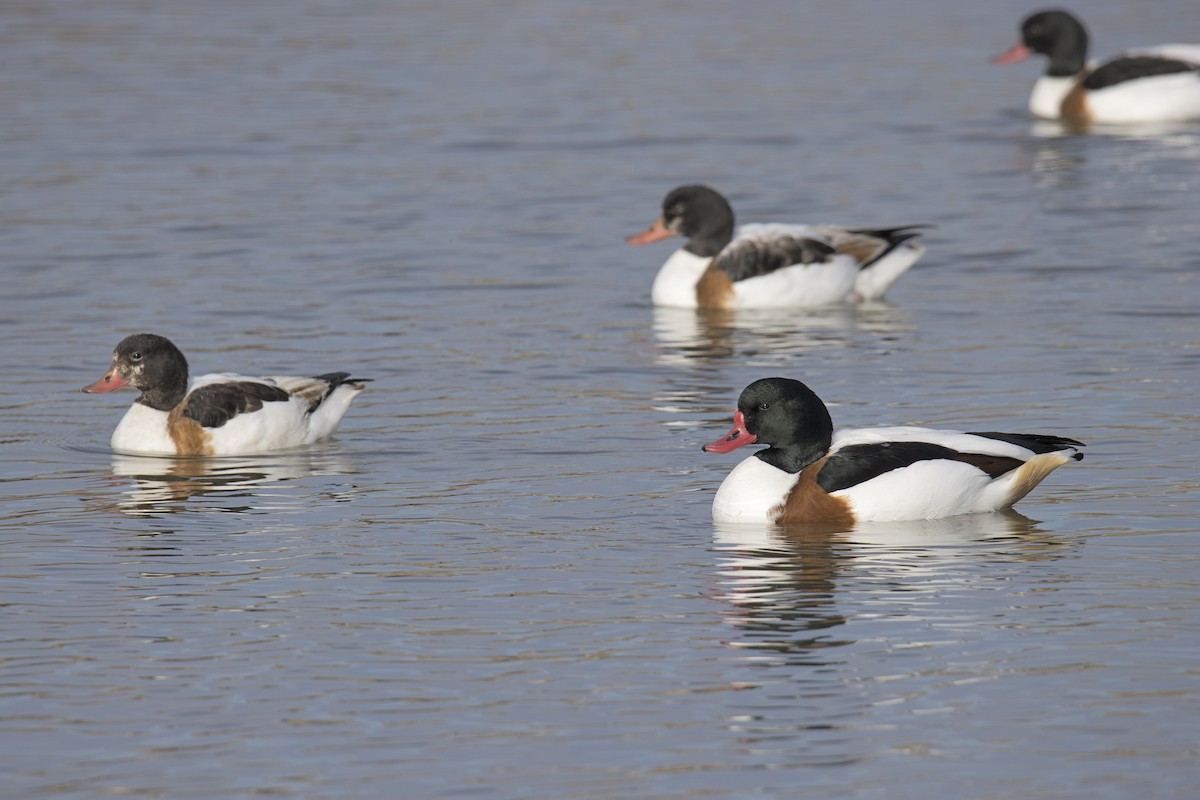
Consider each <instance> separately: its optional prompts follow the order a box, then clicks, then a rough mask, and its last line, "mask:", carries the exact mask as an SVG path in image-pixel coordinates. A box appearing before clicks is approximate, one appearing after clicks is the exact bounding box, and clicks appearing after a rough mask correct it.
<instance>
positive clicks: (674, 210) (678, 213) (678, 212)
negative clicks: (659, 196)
mask: <svg viewBox="0 0 1200 800" xmlns="http://www.w3.org/2000/svg"><path fill="white" fill-rule="evenodd" d="M667 214H668V215H670V216H672V217H682V216H683V204H682V203H680V204H679V205H674V206H671V210H670V211H668V212H667Z"/></svg>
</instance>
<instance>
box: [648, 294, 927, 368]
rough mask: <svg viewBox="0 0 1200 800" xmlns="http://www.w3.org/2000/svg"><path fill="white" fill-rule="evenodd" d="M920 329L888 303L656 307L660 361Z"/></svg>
mask: <svg viewBox="0 0 1200 800" xmlns="http://www.w3.org/2000/svg"><path fill="white" fill-rule="evenodd" d="M915 328H916V325H915V323H914V322H913V319H912V316H911V315H910V314H908V313H907V312H905V311H903V310H901V309H898V308H896V307H895V306H893V305H890V304H888V303H885V302H875V303H863V304H859V305H837V306H830V307H828V308H817V309H804V310H797V309H743V310H739V311H716V310H703V309H701V310H696V309H687V308H655V309H654V336H655V339H656V340H657V342H658V346H659V355H658V359H657V360H658V362H659V363H660V364H666V365H674V366H683V365H687V364H688V363H691V362H701V363H703V362H712V361H721V360H724V359H728V358H731V357H736V356H738V355H742V354H744V353H746V352H754V353H755V354H758V355H762V354H764V353H768V352H773V353H776V354H778V355H781V356H789V355H795V354H799V353H802V352H805V351H807V350H812V349H814V348H823V347H844V346H845V345H846V344H847V343H848V342H849V341H850V340H851V338H852V337H854V336H855V335H857V334H859V333H870V334H873V335H879V334H888V333H899V332H902V331H911V330H914V329H915Z"/></svg>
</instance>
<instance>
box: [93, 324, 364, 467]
mask: <svg viewBox="0 0 1200 800" xmlns="http://www.w3.org/2000/svg"><path fill="white" fill-rule="evenodd" d="M368 380H370V379H369V378H351V377H350V373H348V372H332V373H329V374H326V375H318V376H316V377H314V378H295V377H270V378H249V377H246V376H244V375H236V374H234V373H229V372H225V373H217V374H212V375H202V376H200V377H198V378H196V379H195V380H194V381H192V383H191V387H190V388H189V386H188V363H187V359H186V358H184V356H183V353H181V352H180V351H179V348H177V347H176V346H175V345H174V344H172V343H171V341H170V340H169V339H166V338H164V337H162V336H157V335H155V334H153V333H135V334H133V335H131V336H126V337H125V338H124V339H122V340H121V343H120V344H118V345H117V348H116V350H114V351H113V360H112V366H111V367H110V368H109V370H108V372H106V373H105V374H104V377H102V378H101V379H100V380H98V381H96V382H95V383H93V384H91V385H89V386H85V387H84V388H83V391H84V392H87V393H90V394H103V393H105V392H111V391H114V390H116V389H120V388H121V387H123V386H132V387H134V388H135V389H137V390H139V391H140V392H141V393H142V394H141V395H140V396H139V397H138V398H137V399H136V400H135V401H134V403H133V406H132V407H131V408H130V409H129V411H128V412H126V414H125V417H124V418H123V419H122V420H121V422H120V424H118V425H117V429H116V430H115V431H114V432H113V435H112V440H111V444H112V447H113V449H114V450H117V451H119V452H124V453H142V454H148V455H180V456H232V455H246V454H251V453H264V452H268V451H273V450H282V449H285V448H289V447H296V446H298V445H305V444H312V443H313V442H318V441H320V440H322V439H325V438H327V437H329V436H331V435H332V434H333V432H334V431H335V430H336V429H337V426H338V423H339V422H341V419H342V416H343V415H344V414H345V413H346V410H347V409H348V408H349V407H350V401H351V400H353V399H354V398H355V396H357V395H358V393H359V392H361V391H362V390H363V389H364V388H365V386H364V385H363V384H364V382H365V381H368Z"/></svg>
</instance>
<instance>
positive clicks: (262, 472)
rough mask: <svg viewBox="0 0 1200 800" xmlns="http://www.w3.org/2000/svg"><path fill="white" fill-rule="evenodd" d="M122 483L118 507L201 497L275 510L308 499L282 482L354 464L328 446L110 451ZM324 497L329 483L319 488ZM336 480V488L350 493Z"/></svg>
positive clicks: (185, 502) (144, 508)
mask: <svg viewBox="0 0 1200 800" xmlns="http://www.w3.org/2000/svg"><path fill="white" fill-rule="evenodd" d="M112 472H113V476H114V477H115V478H117V479H118V480H120V482H121V484H122V490H121V491H122V495H121V497H120V499H119V500H118V501H117V503H116V508H117V510H119V511H120V512H121V513H124V514H129V515H132V516H159V515H163V514H174V513H179V512H182V511H187V510H195V509H196V508H197V507H198V506H197V504H198V503H199V502H200V501H203V506H204V507H207V508H216V509H219V510H222V511H279V510H285V509H295V508H296V507H297V506H298V505H299V506H301V507H302V506H303V505H305V504H306V500H305V498H306V497H308V496H310V494H311V493H309V492H305V491H303V490H302V489H300V488H299V487H296V490H294V491H293V490H292V487H287V486H286V484H289V483H296V482H299V481H302V480H304V479H306V478H310V477H313V476H320V475H349V474H353V473H354V472H355V468H354V466H353V464H352V463H351V462H350V461H349V460H348V459H347V458H346V457H345V456H343V455H341V454H339V453H336V452H328V451H326V450H315V451H304V452H295V453H281V454H273V455H259V456H245V457H229V458H169V457H153V456H131V455H122V454H113V456H112ZM319 491H320V495H321V497H322V498H325V499H328V497H329V495H330V491H329V488H328V487H324V488H322V489H320V490H319ZM354 492H355V490H354V489H353V487H347V486H344V485H343V486H339V487H338V488H337V490H336V493H337V494H347V495H352V494H354Z"/></svg>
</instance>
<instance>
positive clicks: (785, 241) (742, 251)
mask: <svg viewBox="0 0 1200 800" xmlns="http://www.w3.org/2000/svg"><path fill="white" fill-rule="evenodd" d="M920 227H925V226H921V225H907V226H904V227H900V228H883V229H878V230H869V229H848V228H839V227H836V226H833V225H792V224H781V223H773V224H753V225H743V226H742V227H741V228H739V229H737V230H736V231H735V230H734V216H733V208H732V207H731V206H730V205H729V201H728V200H726V199H725V198H724V197H722V196H721V194H720V193H719V192H717V191H716V190H714V189H712V188H710V187H708V186H700V185H692V186H680V187H678V188H677V189H674V190H672V191H671V192H670V193H669V194H668V195H667V196H666V198H665V199H664V200H663V202H662V214H661V216H659V217H658V219H656V220H655V221H654V223H653V224H651V225H650V227H649V228H647V229H646V230H645V231H643V232H642V233H639V234H635V235H633V236H629V237H627V238H626V239H625V241H626V242H628V243H629V244H649V243H650V242H657V241H660V240H662V239H666V238H668V237H670V236H682V237H684V238H686V239H687V240H688V241H687V243H686V244H684V245H683V247H681V248H679V249H678V250H676V251H675V253H673V254H672V255H671V257H670V258H668V259H667V261H666V263H665V264H663V265H662V268H661V269H660V270H659V271H658V275H657V277H655V279H654V285H653V287H652V288H651V290H650V297H651V300H652V301H653V302H654V304H655V305H657V306H678V307H683V308H789V307H791V308H812V307H816V306H825V305H830V304H833V303H843V302H849V301H857V300H877V299H879V298H881V297H883V295H884V292H886V291H887V290H888V287H889V286H891V285H892V284H893V283H894V282H895V281H896V279H897V278H899V277H900V276H901V275H902V274H904V272H905V271H906V270H907V269H908V268H909V267H911V266H912V265H913V264H914V263H915V262H916V260H917V259H918V258H920V257H921V254H922V253H923V252H924V251H925V249H924V248H923V247H921V245H919V244H917V243H916V242H914V241H912V239H914V238H916V237H917V236H918V235H919V234H918V233H917V232H916V229H917V228H920Z"/></svg>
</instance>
